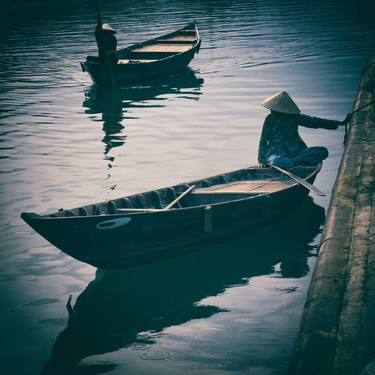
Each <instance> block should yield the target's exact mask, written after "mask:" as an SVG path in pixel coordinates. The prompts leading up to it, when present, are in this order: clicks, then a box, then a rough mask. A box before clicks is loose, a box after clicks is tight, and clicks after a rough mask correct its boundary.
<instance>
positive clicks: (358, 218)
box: [288, 51, 375, 375]
mask: <svg viewBox="0 0 375 375" xmlns="http://www.w3.org/2000/svg"><path fill="white" fill-rule="evenodd" d="M374 86H375V51H374V52H373V53H372V54H371V55H370V56H369V59H368V62H367V65H366V68H365V69H364V72H363V76H362V80H361V82H360V86H359V89H358V93H357V98H356V101H355V103H354V107H353V110H356V109H358V108H360V107H361V106H364V105H365V104H367V103H369V102H371V101H373V100H375V91H374ZM372 371H373V372H372ZM288 374H289V375H297V374H298V375H310V374H311V375H312V374H314V375H318V374H319V375H325V374H335V375H336V374H337V375H338V374H340V375H349V374H350V375H354V374H375V103H372V104H371V105H369V106H367V107H365V108H363V109H361V110H360V111H358V112H356V113H355V114H353V117H352V121H351V126H350V132H349V135H348V139H347V144H346V147H345V151H344V155H343V158H342V160H341V165H340V169H339V173H338V176H337V179H336V183H335V186H334V189H333V193H332V200H331V204H330V207H329V210H328V216H327V222H326V225H325V228H324V231H323V235H322V241H321V246H320V251H319V256H318V260H317V265H316V268H315V271H314V274H313V277H312V281H311V284H310V287H309V291H308V294H307V299H306V303H305V306H304V312H303V316H302V320H301V324H300V329H299V332H298V335H297V338H296V342H295V347H294V350H293V353H292V357H291V361H290V366H289V369H288Z"/></svg>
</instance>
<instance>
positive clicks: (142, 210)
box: [117, 185, 195, 212]
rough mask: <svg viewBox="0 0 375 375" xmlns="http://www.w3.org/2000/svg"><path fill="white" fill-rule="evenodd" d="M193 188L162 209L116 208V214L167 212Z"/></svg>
mask: <svg viewBox="0 0 375 375" xmlns="http://www.w3.org/2000/svg"><path fill="white" fill-rule="evenodd" d="M194 188H195V185H191V186H190V187H189V189H187V190H185V191H184V192H183V193H181V194H180V195H179V196H178V197H177V198H176V199H175V200H173V201H172V202H171V203H169V204H168V206H166V207H164V208H118V209H117V211H118V212H160V211H167V210H169V209H170V208H172V207H173V206H174V205H175V204H176V203H177V202H178V201H180V199H182V198H183V197H184V196H185V195H187V194H189V193H190V192H191V191H192V190H193V189H194Z"/></svg>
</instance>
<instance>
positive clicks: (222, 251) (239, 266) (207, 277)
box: [42, 197, 325, 375]
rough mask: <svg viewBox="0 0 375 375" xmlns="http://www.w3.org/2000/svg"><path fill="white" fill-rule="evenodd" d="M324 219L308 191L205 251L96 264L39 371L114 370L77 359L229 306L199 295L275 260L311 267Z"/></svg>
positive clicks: (288, 270)
mask: <svg viewBox="0 0 375 375" xmlns="http://www.w3.org/2000/svg"><path fill="white" fill-rule="evenodd" d="M324 220H325V214H324V209H323V208H322V207H319V206H317V205H316V204H314V203H313V201H312V199H311V198H310V197H308V198H307V199H306V200H305V201H304V203H303V204H302V205H301V206H300V207H299V208H297V209H296V210H294V211H293V212H292V213H290V214H289V215H287V216H285V217H283V218H281V219H279V220H277V221H275V222H273V223H271V224H269V225H266V226H264V227H262V228H260V229H259V230H258V231H256V232H251V233H247V234H244V235H242V236H239V237H237V238H235V239H231V240H229V241H227V242H223V243H220V244H217V245H211V246H210V247H206V248H205V249H202V251H195V252H192V253H189V254H184V255H181V256H178V257H174V258H169V259H164V260H163V261H160V262H159V263H153V264H146V265H142V266H137V267H134V268H128V269H125V270H121V271H102V270H97V274H96V278H95V280H93V281H92V282H91V283H90V284H89V285H88V286H87V288H86V289H85V290H84V291H83V292H82V293H81V295H80V296H79V297H78V298H77V301H76V303H75V306H74V310H73V309H72V310H71V312H70V314H69V322H68V325H67V327H66V328H65V329H64V330H63V331H62V332H61V333H60V334H59V336H58V337H57V339H56V342H55V344H54V346H53V348H52V354H51V358H50V359H49V360H48V362H47V363H46V364H45V366H44V368H43V371H42V373H43V374H54V375H56V374H78V373H79V374H81V373H82V374H83V373H84V374H98V373H104V372H108V371H111V370H112V369H113V368H115V367H116V364H114V363H108V362H106V363H96V364H89V363H87V364H84V363H82V362H81V363H80V361H81V360H82V359H84V358H87V357H89V356H93V355H100V354H104V353H109V352H114V351H116V350H119V349H122V348H127V347H128V348H129V347H131V348H134V349H135V348H137V347H138V348H139V346H141V347H142V345H145V346H152V344H153V342H155V333H156V334H157V333H159V336H160V335H163V333H162V331H163V330H164V329H166V328H167V327H171V326H177V325H181V324H183V323H186V322H188V321H190V320H192V319H204V318H208V317H210V316H212V315H214V314H216V313H218V312H223V311H226V310H223V309H221V308H219V307H217V306H212V305H200V304H199V301H201V300H202V299H204V298H207V297H210V296H217V295H218V294H221V293H223V292H224V291H225V290H227V289H229V288H230V287H231V286H238V285H244V284H247V283H248V282H249V278H251V277H254V276H259V275H269V274H272V273H273V272H274V266H275V265H276V264H280V274H281V276H282V277H292V278H300V277H302V276H304V275H306V274H307V273H308V271H309V267H308V263H307V259H308V257H309V256H311V255H312V254H313V251H315V245H312V244H311V243H312V241H313V240H314V238H315V237H316V236H317V235H318V234H319V233H320V230H321V225H322V224H323V222H324ZM145 333H146V334H145ZM147 333H149V334H150V335H149V336H151V338H149V337H148V336H147ZM152 337H154V338H152ZM83 362H84V361H83Z"/></svg>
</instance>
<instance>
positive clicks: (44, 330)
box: [0, 0, 374, 375]
mask: <svg viewBox="0 0 375 375" xmlns="http://www.w3.org/2000/svg"><path fill="white" fill-rule="evenodd" d="M102 3H103V4H102V6H101V8H102V13H103V16H104V18H105V20H106V21H108V22H110V23H111V24H112V25H113V26H114V27H115V28H116V29H117V30H118V40H119V45H120V46H121V45H127V44H130V43H133V42H136V41H141V40H144V39H147V38H149V37H151V36H157V35H159V34H162V33H164V32H167V31H171V30H174V29H176V28H178V27H180V26H183V25H184V24H185V23H187V22H188V21H190V20H192V19H196V20H197V23H198V27H199V29H200V32H201V36H202V40H203V41H202V48H201V51H200V53H199V55H198V56H197V57H196V58H195V59H194V60H193V62H192V63H191V69H190V70H188V71H187V72H184V73H183V74H180V75H178V76H175V77H170V78H168V79H166V80H165V81H162V82H157V83H154V84H152V85H139V86H136V87H130V88H122V89H118V90H110V91H108V90H105V89H99V88H97V87H95V86H93V85H92V84H91V82H90V80H89V78H88V77H87V76H86V75H85V74H84V73H82V72H81V70H80V66H79V63H80V61H82V60H83V59H84V58H85V56H86V55H87V54H89V53H94V52H95V41H94V37H93V31H94V27H95V9H94V7H93V2H91V1H87V2H81V1H66V2H57V1H53V0H51V1H33V2H28V1H16V2H13V3H12V4H8V5H7V4H5V3H4V4H3V8H2V10H3V11H4V13H3V17H2V24H1V26H0V31H1V36H0V51H1V62H0V82H1V85H0V172H1V182H0V192H1V196H0V209H1V216H0V230H1V242H0V257H1V266H0V286H1V289H0V290H1V292H0V293H1V295H0V297H1V304H0V314H1V315H0V316H1V322H2V335H1V341H0V348H1V350H0V373H1V374H36V373H39V372H40V371H42V369H44V370H43V371H44V373H45V374H99V373H104V372H106V373H111V374H134V375H140V374H147V375H155V374H163V375H164V374H167V375H168V374H173V375H179V374H183V373H186V372H190V373H192V374H215V375H216V374H220V375H232V374H282V373H283V372H284V370H285V368H286V366H287V363H288V357H289V353H290V348H291V346H292V344H293V339H294V336H295V333H296V330H297V327H298V321H299V318H300V314H301V311H302V307H303V303H304V298H305V293H306V290H307V287H308V283H309V279H310V277H311V271H312V270H313V267H314V264H315V256H316V246H317V244H318V242H319V235H320V227H321V225H322V223H323V222H324V209H326V208H327V206H328V202H329V198H330V197H329V194H330V192H331V188H332V185H333V182H334V179H335V176H336V173H337V168H338V164H339V161H340V157H341V154H342V151H343V146H342V140H343V129H339V130H337V131H325V130H309V129H303V130H302V131H301V134H302V136H303V138H304V139H305V140H306V142H307V143H308V144H309V145H323V146H326V147H328V149H329V150H330V156H329V158H328V159H327V160H326V162H325V163H324V167H323V170H322V172H321V173H320V174H319V176H318V178H317V181H316V185H317V186H319V188H321V189H322V190H324V191H325V192H326V193H327V196H326V197H325V198H319V199H316V198H314V201H312V200H309V201H307V202H306V203H305V205H304V206H303V207H301V208H299V209H298V210H296V211H295V212H293V213H291V215H289V216H287V217H285V218H283V219H281V220H279V221H277V222H275V223H273V224H271V225H268V226H266V227H264V228H262V229H261V230H259V231H257V232H252V233H248V234H245V235H242V236H239V237H238V238H236V239H233V240H231V241H228V242H224V243H221V244H219V245H214V246H209V247H207V248H206V249H205V250H204V251H200V252H194V253H192V254H186V255H183V256H180V257H177V258H174V259H169V260H165V261H163V262H159V263H156V264H149V265H145V266H140V267H136V268H133V269H128V270H122V271H117V272H107V273H105V272H103V271H100V270H96V269H94V268H93V267H91V266H88V265H86V264H83V263H80V262H78V261H75V260H73V259H71V258H69V257H68V256H66V255H65V254H63V253H61V252H59V251H58V250H57V249H55V248H54V247H53V246H52V245H50V244H48V243H47V242H46V241H45V240H43V239H42V238H41V237H39V236H38V235H37V234H36V233H34V232H33V231H32V230H31V229H30V228H29V227H27V226H26V225H25V224H24V223H23V222H22V221H21V219H20V218H19V214H20V213H21V212H22V211H35V212H49V211H52V210H56V209H58V208H60V207H66V208H68V207H75V206H80V205H83V204H85V203H92V202H96V201H102V200H106V199H112V198H115V197H119V196H123V195H127V194H130V193H133V192H138V191H145V190H150V189H153V188H156V187H161V186H167V185H169V184H175V183H177V182H182V181H189V180H191V179H195V178H200V177H204V176H207V175H213V174H216V173H221V172H225V171H229V170H232V169H237V168H241V167H245V166H247V165H252V164H254V163H256V156H257V145H258V141H259V136H260V132H261V126H262V123H263V119H264V117H265V115H266V114H267V111H266V110H265V109H264V108H262V107H261V106H260V105H259V102H260V101H261V99H263V98H264V97H266V96H269V95H271V94H273V93H275V92H277V91H279V90H281V89H285V90H287V91H288V92H289V93H290V94H291V95H292V96H293V97H294V98H295V100H296V102H297V104H298V105H299V106H300V107H301V108H302V109H303V112H304V113H307V114H311V115H317V116H322V117H327V118H333V119H343V118H344V117H345V114H346V113H347V112H349V111H350V110H351V108H352V103H353V100H354V97H355V93H356V89H357V87H358V84H359V79H360V75H361V70H362V68H363V66H364V64H365V62H366V56H367V52H368V48H369V46H370V42H371V39H372V36H373V33H374V25H372V24H371V23H369V21H368V19H367V20H366V17H361V15H360V14H359V12H358V9H357V6H356V3H355V2H346V1H344V0H326V1H323V0H322V1H307V2H300V1H297V0H289V1H276V0H263V1H256V0H248V1H245V0H237V1H224V0H222V1H198V0H196V1H189V2H178V1H173V0H165V1H158V2H151V1H120V0H114V1H111V2H104V1H102ZM104 3H105V4H104ZM353 3H354V4H353ZM69 294H72V295H73V305H75V310H76V314H75V317H74V318H71V319H70V321H69V323H68V313H67V311H66V308H65V304H66V301H67V299H68V296H69Z"/></svg>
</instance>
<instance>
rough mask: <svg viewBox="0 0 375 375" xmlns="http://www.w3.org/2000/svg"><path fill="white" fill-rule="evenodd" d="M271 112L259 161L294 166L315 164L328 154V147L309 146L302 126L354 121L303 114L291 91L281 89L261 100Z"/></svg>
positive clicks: (332, 126)
mask: <svg viewBox="0 0 375 375" xmlns="http://www.w3.org/2000/svg"><path fill="white" fill-rule="evenodd" d="M261 105H262V106H263V107H265V108H267V109H269V110H271V113H270V114H269V115H268V116H267V117H266V119H265V121H264V124H263V130H262V135H261V138H260V142H259V149H258V162H259V163H260V164H269V163H271V164H274V165H276V166H278V167H281V168H291V167H293V166H295V165H298V164H303V165H315V164H317V163H320V162H321V161H322V160H324V159H326V158H327V157H328V150H327V149H326V148H325V147H307V146H306V144H305V142H304V141H303V140H302V138H301V137H300V135H299V134H298V126H299V125H301V126H305V127H307V128H313V129H317V128H323V129H337V128H338V127H339V126H340V125H345V124H347V123H348V122H349V121H350V118H351V115H350V114H348V115H347V116H346V118H345V119H344V121H336V120H326V119H322V118H318V117H312V116H306V115H303V114H301V111H300V109H299V108H298V107H297V105H296V103H295V102H294V101H293V99H292V98H291V97H290V96H289V95H288V93H287V92H285V91H281V92H279V93H277V94H275V95H273V96H271V97H269V98H267V99H265V100H263V101H262V102H261Z"/></svg>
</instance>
